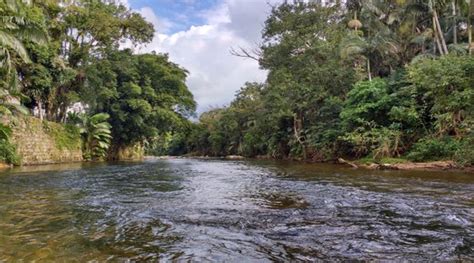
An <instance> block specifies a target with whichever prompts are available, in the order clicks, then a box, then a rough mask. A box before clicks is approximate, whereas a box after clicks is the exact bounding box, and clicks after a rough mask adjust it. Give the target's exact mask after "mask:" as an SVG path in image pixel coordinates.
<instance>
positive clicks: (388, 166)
mask: <svg viewBox="0 0 474 263" xmlns="http://www.w3.org/2000/svg"><path fill="white" fill-rule="evenodd" d="M153 159H155V160H168V159H202V160H274V161H278V160H280V159H275V158H269V157H265V158H264V157H256V158H247V157H244V156H238V155H230V156H212V157H211V156H145V160H153ZM282 161H291V162H296V163H309V164H317V163H323V164H324V163H326V164H335V165H341V166H347V167H352V168H353V169H366V170H394V171H397V170H399V171H461V172H468V173H474V167H472V166H468V167H461V166H459V165H457V164H456V162H454V161H452V160H444V161H431V162H410V161H407V162H400V163H375V162H370V163H361V162H359V161H360V160H353V161H346V160H344V159H342V158H339V159H338V160H336V161H334V162H314V161H313V162H312V161H303V160H296V159H282Z"/></svg>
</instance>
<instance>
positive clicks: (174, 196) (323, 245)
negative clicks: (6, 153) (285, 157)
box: [0, 159, 474, 262]
mask: <svg viewBox="0 0 474 263" xmlns="http://www.w3.org/2000/svg"><path fill="white" fill-rule="evenodd" d="M318 259H324V260H330V261H334V260H359V259H366V260H397V261H398V260H412V261H453V260H465V261H472V260H474V176H472V174H468V173H462V172H454V171H449V172H433V171H429V172H422V171H370V170H354V169H351V168H348V167H344V166H335V165H326V164H301V163H291V162H276V161H245V160H238V161H225V160H194V159H169V160H148V161H145V162H141V163H116V164H72V165H59V166H39V167H25V168H16V169H13V170H10V171H7V172H1V173H0V262H1V261H6V262H10V261H18V260H24V261H32V260H38V261H68V262H69V261H73V260H75V261H77V262H84V261H89V260H97V261H100V262H105V261H110V262H117V261H119V262H122V261H126V260H132V261H147V260H148V261H156V260H162V261H171V260H177V261H187V260H192V261H218V262H223V261H226V262H236V261H241V262H271V261H295V260H301V261H315V260H318Z"/></svg>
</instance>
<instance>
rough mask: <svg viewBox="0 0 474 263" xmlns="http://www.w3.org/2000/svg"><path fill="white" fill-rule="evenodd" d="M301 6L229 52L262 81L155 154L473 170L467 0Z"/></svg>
mask: <svg viewBox="0 0 474 263" xmlns="http://www.w3.org/2000/svg"><path fill="white" fill-rule="evenodd" d="M307 2H308V1H293V2H291V1H288V3H283V4H281V5H279V6H275V7H274V8H273V10H272V12H271V14H270V15H269V17H268V18H267V20H266V23H265V28H264V30H263V34H262V44H261V46H259V48H258V49H257V51H256V52H254V53H252V52H250V51H247V50H241V51H233V53H234V54H235V55H238V56H243V57H246V58H251V59H256V60H258V61H259V63H260V65H261V67H262V68H263V69H266V70H268V72H269V75H268V79H267V81H266V82H265V83H262V84H259V83H248V84H246V85H245V86H244V87H243V88H242V89H241V90H240V91H239V92H238V93H237V94H236V97H235V99H234V101H233V102H232V103H231V104H230V105H229V106H228V107H225V108H219V109H213V110H211V111H209V112H206V113H203V114H202V115H201V117H200V119H199V122H198V123H193V124H192V125H189V126H187V127H185V128H183V129H181V130H179V131H176V130H175V131H174V132H173V133H172V134H167V135H166V137H162V142H163V143H161V144H159V143H158V144H157V145H154V146H155V147H154V148H158V149H160V151H161V152H160V153H163V149H164V153H165V154H183V153H187V154H197V155H211V156H220V155H235V154H238V155H244V156H249V157H255V156H258V155H266V156H269V157H273V158H292V159H303V160H313V161H327V160H334V159H337V158H338V157H344V158H363V159H364V160H367V159H371V160H374V161H384V160H397V161H400V160H402V159H403V158H408V159H410V160H414V161H429V160H440V159H455V160H457V161H458V162H459V163H461V164H465V165H469V164H471V165H472V164H473V158H474V157H473V153H472V147H470V145H471V146H472V140H473V139H472V138H473V137H472V134H473V133H472V132H473V129H474V122H473V118H474V95H473V94H474V88H473V87H474V70H473V68H474V57H473V56H470V55H469V53H472V48H473V45H472V22H473V16H472V14H473V13H472V10H473V9H472V8H473V3H472V1H471V2H469V1H456V0H453V1H411V0H406V1H392V2H390V4H388V3H387V1H378V0H370V1H369V0H360V1H357V0H352V1H346V2H345V3H342V1H332V3H330V4H326V5H322V4H319V3H314V2H310V3H307ZM316 2H317V1H316ZM470 10H471V11H470ZM152 148H153V147H152ZM400 158H402V159H400Z"/></svg>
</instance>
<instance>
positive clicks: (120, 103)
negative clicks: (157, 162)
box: [82, 50, 195, 151]
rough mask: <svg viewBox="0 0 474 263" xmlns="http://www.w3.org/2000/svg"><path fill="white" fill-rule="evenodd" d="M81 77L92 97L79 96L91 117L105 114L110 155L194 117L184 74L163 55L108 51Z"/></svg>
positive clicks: (193, 106) (183, 71) (192, 103)
mask: <svg viewBox="0 0 474 263" xmlns="http://www.w3.org/2000/svg"><path fill="white" fill-rule="evenodd" d="M87 72H88V76H89V80H90V81H89V82H88V86H87V88H86V89H87V92H91V93H92V92H94V93H95V96H87V94H86V95H82V96H83V97H84V98H87V99H86V100H85V102H86V103H87V104H88V105H90V107H91V108H90V110H91V111H92V112H96V113H99V112H105V113H107V114H109V115H110V119H109V123H110V124H111V125H112V135H113V141H112V142H113V143H112V144H113V147H114V149H113V150H114V151H118V150H119V149H120V148H123V147H128V146H132V145H135V144H143V143H144V142H145V141H147V140H152V139H153V138H155V137H157V136H159V135H160V134H162V133H165V132H168V131H172V130H173V129H177V128H179V127H180V126H181V125H183V123H186V120H185V117H187V116H191V115H192V114H193V112H194V109H195V102H194V100H193V96H192V94H191V92H189V90H188V89H187V86H186V84H185V79H186V76H187V72H186V71H185V70H184V69H182V68H180V67H179V66H178V65H176V64H174V63H172V62H170V61H169V60H168V57H167V56H166V55H158V54H143V55H133V54H132V52H131V50H123V51H113V52H110V53H109V54H108V55H107V57H105V58H103V59H100V60H97V61H96V62H95V63H94V64H92V65H91V66H90V67H88V68H87Z"/></svg>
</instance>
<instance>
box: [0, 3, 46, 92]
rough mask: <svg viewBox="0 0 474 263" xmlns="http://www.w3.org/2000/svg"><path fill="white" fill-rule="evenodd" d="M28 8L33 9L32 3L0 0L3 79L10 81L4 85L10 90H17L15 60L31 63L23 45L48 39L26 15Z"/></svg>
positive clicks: (0, 50) (0, 46)
mask: <svg viewBox="0 0 474 263" xmlns="http://www.w3.org/2000/svg"><path fill="white" fill-rule="evenodd" d="M28 8H31V3H30V1H26V0H0V20H1V21H0V69H1V70H2V71H3V72H2V73H3V75H4V77H3V78H4V79H7V80H10V81H6V82H5V83H4V85H5V86H7V87H8V88H16V87H12V86H11V85H12V83H14V82H11V79H12V78H13V76H14V74H15V73H14V72H13V71H12V69H13V67H14V65H13V61H14V60H13V58H14V57H18V58H19V59H20V60H21V62H23V63H29V62H30V58H29V56H28V52H27V51H26V49H25V46H24V45H23V43H24V42H26V41H31V42H36V43H40V44H41V43H45V42H46V39H47V36H46V32H45V30H43V29H41V28H39V27H38V26H37V25H36V24H35V23H32V21H30V20H29V18H28V17H27V16H26V15H25V10H27V9H28ZM15 78H16V76H15Z"/></svg>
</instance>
